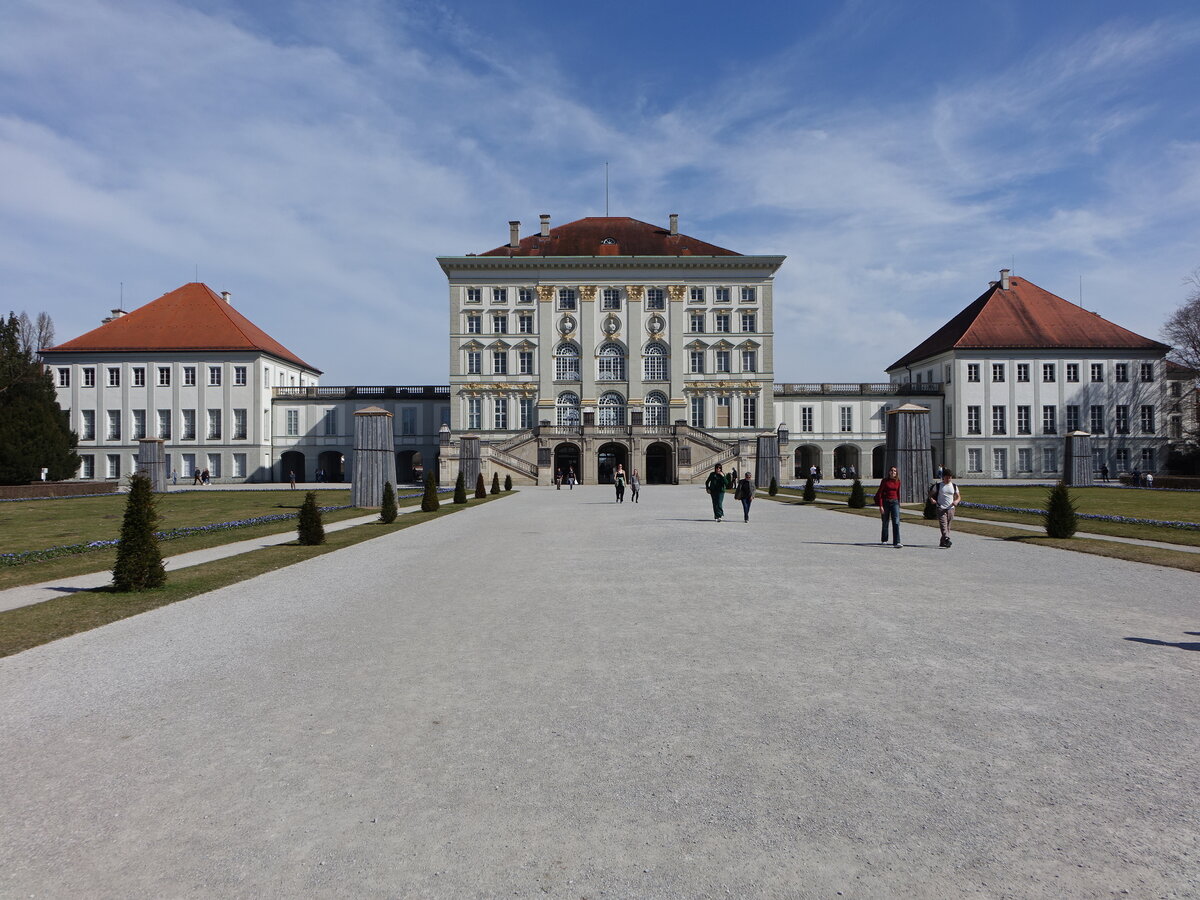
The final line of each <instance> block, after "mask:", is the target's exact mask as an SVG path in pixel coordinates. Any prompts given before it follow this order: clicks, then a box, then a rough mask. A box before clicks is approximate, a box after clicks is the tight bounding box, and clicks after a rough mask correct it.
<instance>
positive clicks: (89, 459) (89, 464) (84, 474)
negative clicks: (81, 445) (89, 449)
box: [79, 453, 96, 481]
mask: <svg viewBox="0 0 1200 900" xmlns="http://www.w3.org/2000/svg"><path fill="white" fill-rule="evenodd" d="M79 477H80V478H82V479H84V480H85V481H91V480H92V479H93V478H95V477H96V457H94V456H92V454H90V453H86V454H84V455H83V456H81V457H79Z"/></svg>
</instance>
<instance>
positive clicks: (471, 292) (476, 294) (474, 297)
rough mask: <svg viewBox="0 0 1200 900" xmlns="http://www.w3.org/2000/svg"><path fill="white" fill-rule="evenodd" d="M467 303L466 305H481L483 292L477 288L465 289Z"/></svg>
mask: <svg viewBox="0 0 1200 900" xmlns="http://www.w3.org/2000/svg"><path fill="white" fill-rule="evenodd" d="M467 302H468V303H482V302H483V290H482V289H481V288H477V287H469V288H467Z"/></svg>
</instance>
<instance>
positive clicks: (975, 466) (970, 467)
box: [967, 447, 983, 473]
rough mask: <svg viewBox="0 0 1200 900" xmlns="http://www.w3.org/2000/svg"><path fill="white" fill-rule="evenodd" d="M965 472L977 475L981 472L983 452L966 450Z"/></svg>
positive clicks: (972, 448)
mask: <svg viewBox="0 0 1200 900" xmlns="http://www.w3.org/2000/svg"><path fill="white" fill-rule="evenodd" d="M967 471H968V472H974V473H979V472H982V471H983V450H982V449H980V448H979V447H971V448H970V449H968V450H967Z"/></svg>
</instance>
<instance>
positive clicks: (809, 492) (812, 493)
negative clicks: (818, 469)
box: [803, 475, 817, 503]
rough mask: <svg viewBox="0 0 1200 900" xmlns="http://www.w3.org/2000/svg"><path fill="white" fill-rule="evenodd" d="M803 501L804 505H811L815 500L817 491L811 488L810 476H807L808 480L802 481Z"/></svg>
mask: <svg viewBox="0 0 1200 900" xmlns="http://www.w3.org/2000/svg"><path fill="white" fill-rule="evenodd" d="M803 499H804V502H805V503H812V502H813V501H814V500H816V499H817V489H816V487H814V486H813V480H812V476H811V475H809V476H808V478H806V479H805V480H804V495H803Z"/></svg>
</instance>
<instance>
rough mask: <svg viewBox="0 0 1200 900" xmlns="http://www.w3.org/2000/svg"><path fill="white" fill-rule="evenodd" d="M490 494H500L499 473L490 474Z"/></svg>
mask: <svg viewBox="0 0 1200 900" xmlns="http://www.w3.org/2000/svg"><path fill="white" fill-rule="evenodd" d="M492 493H493V494H498V493H500V473H499V472H493V473H492Z"/></svg>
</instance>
